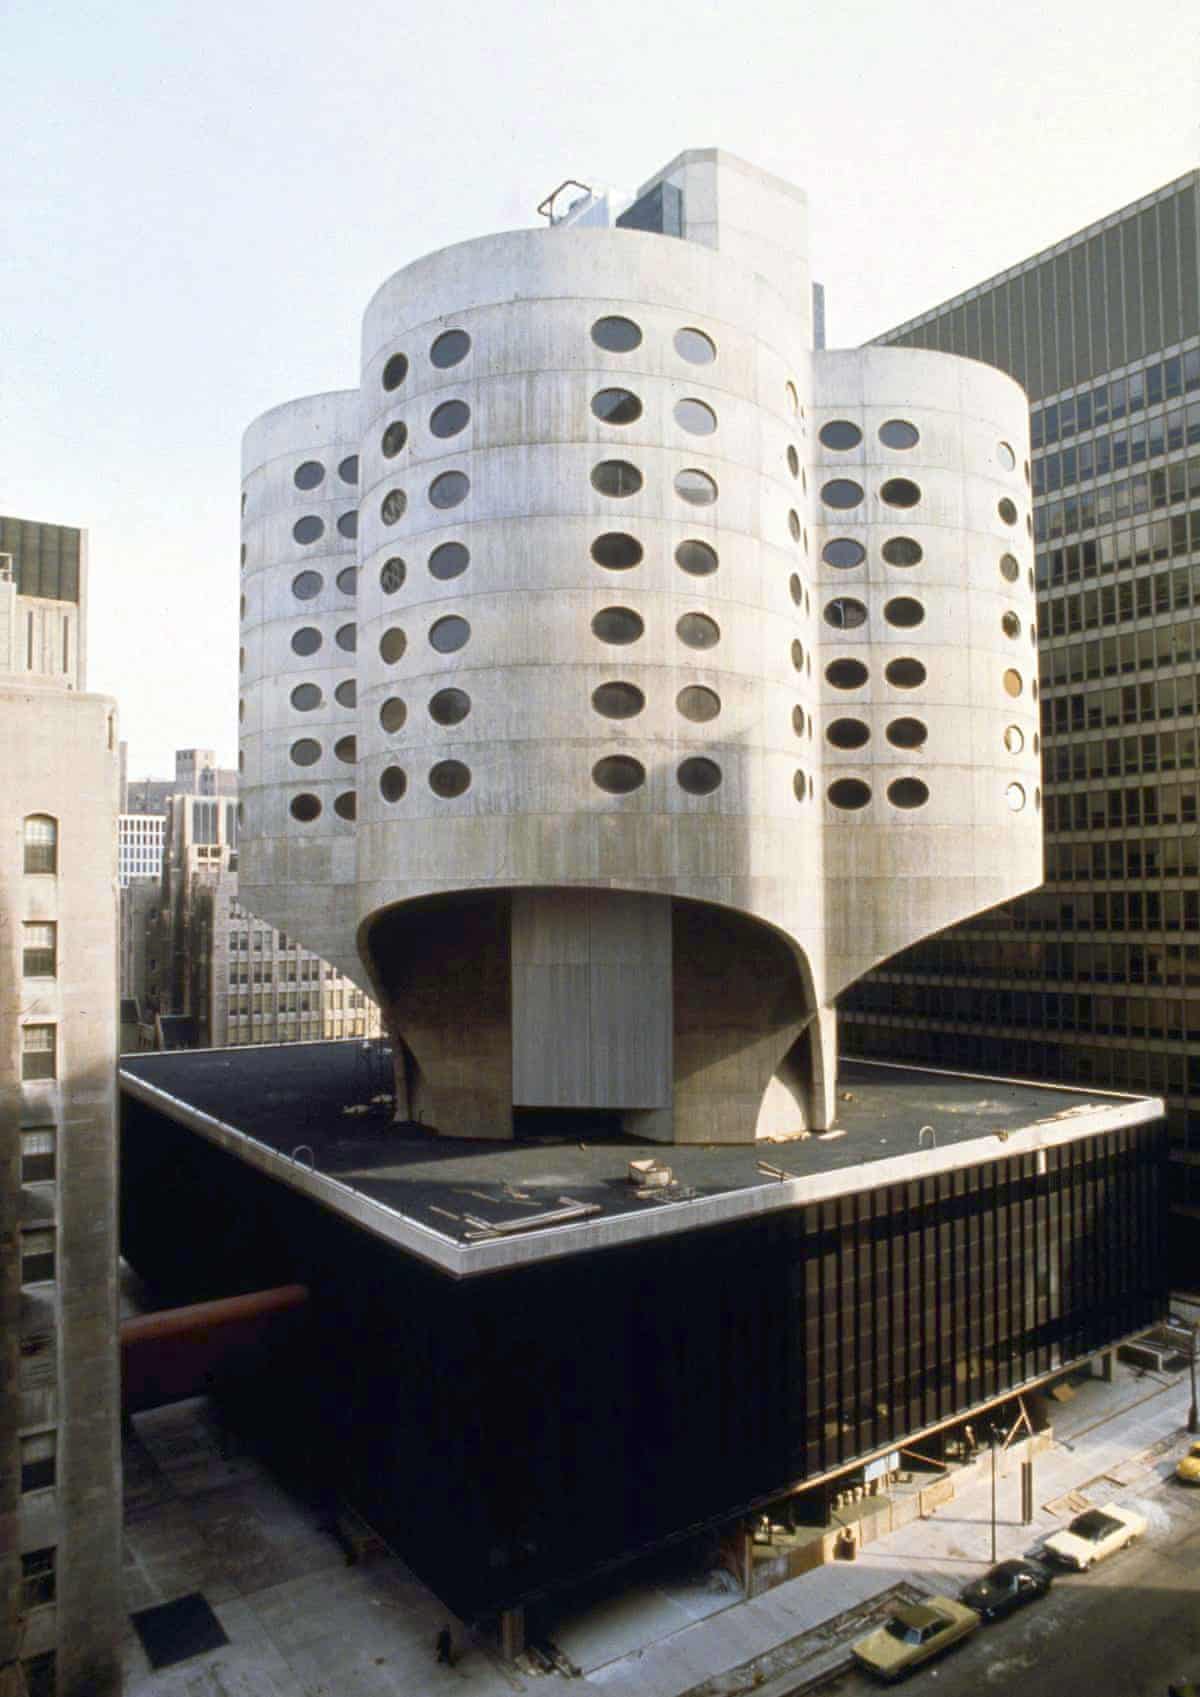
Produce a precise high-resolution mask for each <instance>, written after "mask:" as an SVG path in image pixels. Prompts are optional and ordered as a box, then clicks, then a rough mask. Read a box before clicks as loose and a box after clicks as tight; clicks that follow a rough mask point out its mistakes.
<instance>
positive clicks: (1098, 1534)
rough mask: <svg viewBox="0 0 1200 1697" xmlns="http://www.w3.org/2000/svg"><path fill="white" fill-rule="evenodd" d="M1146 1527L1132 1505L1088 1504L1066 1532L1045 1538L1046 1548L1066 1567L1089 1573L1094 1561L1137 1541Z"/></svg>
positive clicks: (1100, 1559)
mask: <svg viewBox="0 0 1200 1697" xmlns="http://www.w3.org/2000/svg"><path fill="white" fill-rule="evenodd" d="M1145 1530H1146V1521H1145V1517H1144V1516H1143V1515H1140V1514H1138V1513H1137V1511H1136V1510H1135V1509H1132V1508H1118V1507H1117V1506H1116V1504H1115V1503H1114V1504H1110V1506H1109V1507H1108V1508H1089V1509H1088V1510H1087V1512H1086V1513H1085V1514H1077V1515H1076V1516H1075V1518H1074V1520H1073V1521H1072V1522H1071V1524H1070V1525H1069V1526H1068V1527H1067V1528H1066V1530H1065V1531H1063V1532H1055V1533H1054V1535H1053V1536H1052V1537H1050V1538H1047V1539H1046V1543H1045V1546H1044V1548H1045V1552H1046V1554H1047V1555H1048V1556H1053V1558H1054V1560H1055V1561H1058V1562H1061V1563H1062V1565H1063V1566H1064V1567H1073V1568H1075V1569H1076V1570H1077V1571H1078V1572H1080V1573H1086V1572H1087V1570H1088V1568H1089V1567H1091V1565H1092V1563H1093V1562H1095V1561H1103V1560H1104V1558H1105V1556H1111V1555H1112V1554H1113V1553H1114V1551H1116V1550H1123V1549H1124V1548H1125V1546H1126V1544H1133V1543H1136V1542H1137V1540H1138V1539H1139V1538H1140V1537H1141V1535H1142V1533H1143V1532H1144V1531H1145Z"/></svg>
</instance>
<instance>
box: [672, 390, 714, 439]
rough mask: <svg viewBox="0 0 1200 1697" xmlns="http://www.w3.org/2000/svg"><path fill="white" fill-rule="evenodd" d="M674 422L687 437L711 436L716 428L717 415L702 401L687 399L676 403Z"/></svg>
mask: <svg viewBox="0 0 1200 1697" xmlns="http://www.w3.org/2000/svg"><path fill="white" fill-rule="evenodd" d="M675 422H676V424H677V425H678V426H679V428H680V429H681V430H686V431H687V433H688V435H689V436H711V435H712V433H713V431H714V430H715V429H716V428H717V415H716V413H715V412H714V411H713V410H712V408H711V407H708V406H705V404H704V402H703V401H695V400H692V399H690V398H688V399H685V400H682V401H676V403H675Z"/></svg>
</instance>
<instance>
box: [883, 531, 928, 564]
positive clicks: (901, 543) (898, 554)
mask: <svg viewBox="0 0 1200 1697" xmlns="http://www.w3.org/2000/svg"><path fill="white" fill-rule="evenodd" d="M881 552H882V554H883V557H884V559H885V560H886V561H887V563H888V565H889V566H917V565H920V563H921V560H922V559H923V558H924V550H923V549H922V547H921V544H920V543H919V542H914V541H913V539H912V537H911V536H889V537H888V539H887V541H886V542H885V543H884V545H883V548H882V550H881Z"/></svg>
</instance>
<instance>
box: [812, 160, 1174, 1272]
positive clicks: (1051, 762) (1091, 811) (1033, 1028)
mask: <svg viewBox="0 0 1200 1697" xmlns="http://www.w3.org/2000/svg"><path fill="white" fill-rule="evenodd" d="M1198 212H1200V172H1195V171H1193V172H1189V173H1188V174H1187V175H1186V176H1183V177H1180V178H1179V179H1178V180H1177V181H1175V182H1173V183H1168V184H1167V185H1166V186H1165V187H1164V188H1161V189H1159V190H1157V191H1156V192H1155V193H1154V194H1150V195H1147V196H1145V198H1144V199H1142V200H1139V201H1136V202H1134V204H1133V205H1131V206H1127V207H1124V208H1122V209H1121V211H1119V212H1117V213H1114V214H1112V215H1111V216H1109V217H1107V218H1104V219H1102V220H1100V221H1099V222H1098V223H1096V224H1092V225H1090V226H1089V227H1088V228H1087V229H1084V230H1081V231H1079V233H1078V234H1076V235H1073V236H1071V237H1069V238H1068V239H1067V240H1065V241H1062V242H1058V243H1056V244H1055V246H1054V247H1052V248H1049V249H1047V250H1046V251H1045V252H1043V253H1039V254H1035V255H1034V256H1033V257H1032V258H1031V259H1027V260H1025V261H1023V262H1022V263H1021V264H1019V265H1014V266H1012V267H1011V268H1010V269H1009V270H1007V271H1005V272H1002V273H1001V274H1000V275H999V276H997V277H992V278H989V279H988V280H987V281H986V282H983V283H980V284H979V285H978V286H977V287H975V288H973V289H969V290H967V291H966V293H964V294H962V295H959V296H956V297H955V299H953V300H950V301H946V302H944V303H943V304H942V305H940V306H937V307H934V308H933V309H932V310H930V311H929V312H926V313H923V314H921V316H920V317H918V318H915V319H913V320H911V321H910V322H909V323H907V324H903V325H901V326H900V327H899V328H898V329H895V330H892V331H889V332H888V333H887V334H886V335H883V336H881V337H879V338H878V339H879V341H881V342H885V343H889V344H893V345H900V346H904V347H913V348H936V349H940V350H942V351H944V352H949V353H958V354H967V355H969V356H971V357H972V358H975V359H979V360H983V361H986V362H988V363H990V364H994V365H997V366H999V367H1001V369H1003V370H1005V371H1007V372H1010V373H1011V374H1012V375H1013V376H1014V377H1016V378H1017V379H1018V381H1019V382H1021V383H1022V384H1024V386H1025V388H1026V389H1027V390H1028V393H1029V396H1030V400H1031V402H1032V433H1031V441H1032V462H1033V465H1032V469H1033V488H1034V497H1035V513H1034V520H1035V539H1036V548H1037V583H1038V592H1039V602H1040V610H1039V635H1040V644H1041V687H1042V700H1041V729H1042V735H1043V737H1044V739H1045V748H1044V750H1043V766H1044V772H1045V783H1046V809H1045V812H1046V830H1047V843H1046V884H1045V885H1044V887H1043V888H1042V890H1040V891H1039V892H1038V893H1037V894H1035V895H1030V896H1025V897H1022V898H1021V899H1019V900H1017V901H1014V902H1011V903H1008V904H1006V905H1004V906H1002V907H998V908H993V909H992V910H991V911H990V912H988V913H985V914H983V915H981V916H980V917H979V918H977V919H973V920H968V921H967V922H966V923H965V924H963V925H961V926H959V927H958V928H956V929H955V930H953V931H948V932H945V933H943V934H942V935H941V936H939V937H935V938H933V939H932V940H930V941H928V942H923V943H919V944H917V945H916V946H915V947H913V948H911V949H909V950H908V951H907V952H906V953H904V954H902V955H899V956H897V957H896V958H894V959H893V960H892V961H890V962H889V963H888V964H887V965H886V966H884V967H882V968H880V969H879V970H878V971H876V972H875V973H874V974H872V976H871V977H870V978H869V979H867V980H865V981H864V982H863V983H861V984H859V985H856V986H854V987H852V988H851V989H850V990H849V991H848V993H847V995H846V996H845V998H844V1000H843V1002H842V1014H843V1021H844V1027H845V1032H846V1038H847V1044H848V1047H850V1049H851V1050H854V1051H858V1052H862V1053H866V1054H870V1055H876V1056H882V1055H896V1056H905V1057H909V1058H912V1059H920V1060H926V1061H937V1062H939V1063H946V1064H950V1065H954V1066H964V1065H965V1066H970V1067H976V1068H979V1069H980V1070H986V1071H989V1072H992V1071H1000V1072H1006V1073H1010V1074H1028V1075H1032V1076H1036V1077H1039V1078H1051V1079H1062V1080H1065V1081H1069V1082H1075V1083H1081V1084H1095V1085H1097V1086H1102V1087H1107V1088H1111V1089H1114V1090H1147V1091H1152V1092H1155V1093H1161V1094H1162V1095H1164V1096H1166V1097H1167V1099H1168V1102H1169V1104H1170V1124H1171V1141H1172V1151H1171V1153H1172V1162H1173V1167H1172V1171H1173V1175H1174V1182H1173V1200H1174V1225H1175V1227H1176V1232H1175V1238H1176V1243H1175V1248H1176V1260H1175V1272H1176V1277H1177V1278H1186V1277H1187V1272H1186V1267H1187V1259H1188V1254H1189V1251H1188V1250H1187V1247H1186V1246H1187V1245H1188V1243H1189V1242H1190V1243H1191V1244H1193V1245H1194V1243H1195V1238H1194V1237H1190V1238H1189V1235H1188V1230H1187V1222H1188V1221H1189V1220H1191V1221H1192V1222H1193V1228H1194V1221H1195V1217H1196V1213H1197V1209H1198V1207H1200V838H1198V836H1197V776H1196V772H1197V765H1196V743H1197V717H1196V714H1197V707H1198V705H1200V704H1198V702H1197V693H1196V692H1197V665H1196V655H1197V653H1198V652H1200V624H1198V623H1197V622H1196V621H1197V618H1198V614H1197V607H1198V606H1200V257H1198V234H1197V232H1198V227H1200V216H1198ZM1190 1259H1191V1264H1192V1267H1193V1268H1194V1266H1195V1252H1194V1248H1193V1249H1192V1250H1191V1251H1190ZM1195 1279H1196V1275H1195V1272H1194V1271H1193V1272H1192V1273H1191V1275H1190V1282H1191V1283H1192V1284H1193V1285H1194V1284H1195Z"/></svg>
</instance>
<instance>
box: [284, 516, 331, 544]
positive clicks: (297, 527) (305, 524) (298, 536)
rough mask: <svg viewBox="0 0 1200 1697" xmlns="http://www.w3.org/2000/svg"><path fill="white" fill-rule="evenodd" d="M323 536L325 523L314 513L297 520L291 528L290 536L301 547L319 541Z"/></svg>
mask: <svg viewBox="0 0 1200 1697" xmlns="http://www.w3.org/2000/svg"><path fill="white" fill-rule="evenodd" d="M324 534H325V521H324V520H323V519H319V518H318V517H317V516H316V514H315V513H306V514H305V515H304V517H303V518H302V519H297V520H296V522H295V524H294V525H293V526H292V535H293V537H294V538H295V540H296V541H297V542H299V543H300V544H301V545H302V546H304V547H308V546H309V544H310V543H313V542H318V541H320V539H321V537H322V536H324Z"/></svg>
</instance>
